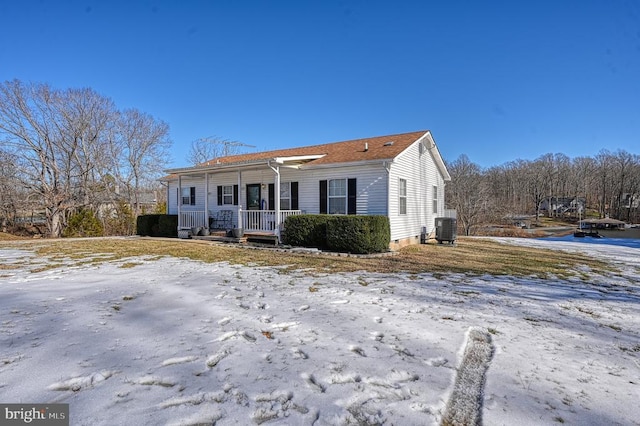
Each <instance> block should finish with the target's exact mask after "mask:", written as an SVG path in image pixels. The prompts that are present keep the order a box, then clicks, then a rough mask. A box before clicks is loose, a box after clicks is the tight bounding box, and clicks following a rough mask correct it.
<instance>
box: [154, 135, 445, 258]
mask: <svg viewBox="0 0 640 426" xmlns="http://www.w3.org/2000/svg"><path fill="white" fill-rule="evenodd" d="M167 173H170V175H169V176H168V177H167V181H168V197H167V200H168V203H167V210H168V213H169V214H177V215H178V227H179V229H189V228H192V227H204V228H211V229H215V228H242V229H244V232H245V234H251V233H261V234H263V235H264V234H269V235H273V236H274V237H275V238H277V237H279V236H280V232H281V230H282V228H283V223H284V221H285V219H286V218H287V216H290V215H296V214H303V213H316V214H317V213H327V214H359V215H385V216H388V217H389V221H390V224H391V241H390V246H391V248H394V249H395V248H398V247H401V246H404V245H407V244H414V243H418V242H420V235H421V233H422V232H423V227H424V228H425V229H426V231H427V233H431V231H432V230H433V228H434V219H435V218H436V217H439V216H444V215H445V207H444V206H445V204H444V186H445V182H447V181H450V180H451V178H450V176H449V173H448V172H447V169H446V167H445V164H444V162H443V160H442V157H441V156H440V153H439V152H438V148H437V147H436V144H435V141H434V140H433V136H432V135H431V132H430V131H419V132H412V133H403V134H397V135H389V136H378V137H373V138H366V139H357V140H351V141H345V142H335V143H328V144H324V145H315V146H304V147H299V148H291V149H282V150H276V151H268V152H258V153H251V154H241V155H233V156H228V157H222V158H217V159H213V160H211V161H208V162H206V163H202V164H199V165H197V166H195V167H187V168H180V169H171V170H167Z"/></svg>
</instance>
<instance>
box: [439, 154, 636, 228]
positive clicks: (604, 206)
mask: <svg viewBox="0 0 640 426" xmlns="http://www.w3.org/2000/svg"><path fill="white" fill-rule="evenodd" d="M447 168H448V170H449V173H450V174H451V182H448V183H447V186H446V196H445V200H446V202H447V205H448V207H449V208H451V209H456V210H457V217H458V223H459V225H460V226H461V227H462V228H463V229H464V233H465V234H467V235H471V234H474V233H475V232H476V231H477V230H478V229H479V228H480V227H482V226H484V225H488V224H500V223H504V222H505V220H507V219H508V218H513V217H516V216H522V215H535V220H536V222H537V221H538V220H539V218H540V216H541V215H546V216H550V217H557V218H565V219H569V220H578V219H579V218H585V217H586V216H589V217H597V218H604V217H609V218H613V219H618V220H622V221H625V222H627V223H638V222H640V207H639V205H640V155H638V154H632V153H629V152H626V151H623V150H619V151H617V152H610V151H608V150H602V151H600V152H599V153H598V154H597V155H595V157H577V158H573V159H572V158H569V157H568V156H566V155H564V154H545V155H543V156H541V157H539V158H537V159H535V160H532V161H530V160H516V161H512V162H508V163H506V164H503V165H500V166H495V167H491V168H488V169H483V168H482V167H480V166H479V165H477V164H475V163H473V162H472V161H471V160H469V158H468V157H467V156H466V155H461V156H460V157H459V158H458V159H456V160H455V161H453V162H451V163H449V164H447ZM582 206H584V208H582Z"/></svg>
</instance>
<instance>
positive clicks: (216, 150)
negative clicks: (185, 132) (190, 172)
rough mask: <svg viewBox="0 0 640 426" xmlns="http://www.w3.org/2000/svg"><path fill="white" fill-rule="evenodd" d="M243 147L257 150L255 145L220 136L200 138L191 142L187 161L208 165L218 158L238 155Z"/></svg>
mask: <svg viewBox="0 0 640 426" xmlns="http://www.w3.org/2000/svg"><path fill="white" fill-rule="evenodd" d="M243 146H244V147H251V148H255V146H253V145H247V144H244V143H241V142H238V141H234V140H230V139H224V138H221V137H219V136H209V137H206V138H200V139H197V140H195V141H193V142H191V148H190V149H189V154H187V161H188V162H189V163H190V164H193V165H198V164H202V163H206V162H207V161H211V160H215V159H216V158H220V157H227V156H229V155H235V154H238V153H239V152H240V147H243Z"/></svg>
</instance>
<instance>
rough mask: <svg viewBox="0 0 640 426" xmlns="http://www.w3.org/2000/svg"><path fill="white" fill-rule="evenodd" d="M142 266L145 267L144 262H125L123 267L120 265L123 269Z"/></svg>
mask: <svg viewBox="0 0 640 426" xmlns="http://www.w3.org/2000/svg"><path fill="white" fill-rule="evenodd" d="M140 265H143V263H142V262H124V263H123V264H122V265H120V267H121V268H123V269H128V268H134V267H136V266H140Z"/></svg>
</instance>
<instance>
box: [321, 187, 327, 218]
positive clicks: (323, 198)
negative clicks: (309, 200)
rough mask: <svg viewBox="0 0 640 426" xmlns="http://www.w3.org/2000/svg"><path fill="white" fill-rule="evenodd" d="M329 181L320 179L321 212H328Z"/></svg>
mask: <svg viewBox="0 0 640 426" xmlns="http://www.w3.org/2000/svg"><path fill="white" fill-rule="evenodd" d="M327 204H328V203H327V181H326V180H321V181H320V214H327Z"/></svg>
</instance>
